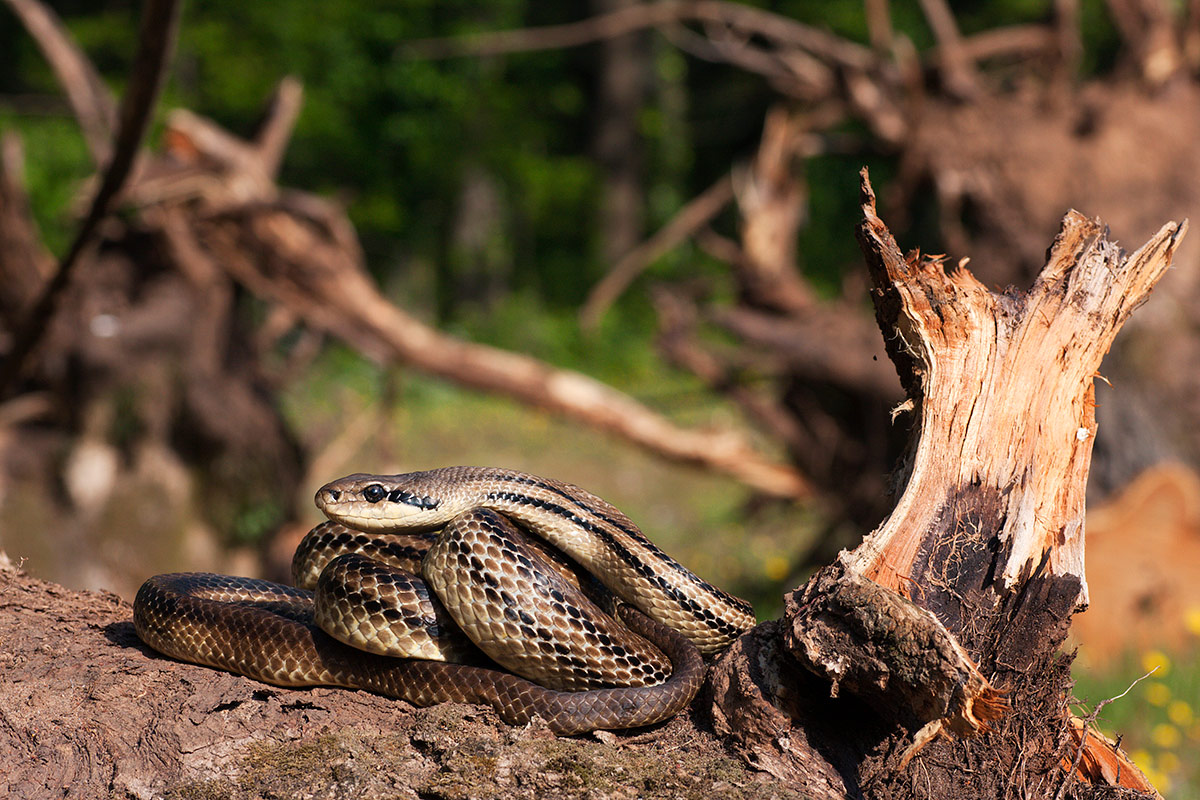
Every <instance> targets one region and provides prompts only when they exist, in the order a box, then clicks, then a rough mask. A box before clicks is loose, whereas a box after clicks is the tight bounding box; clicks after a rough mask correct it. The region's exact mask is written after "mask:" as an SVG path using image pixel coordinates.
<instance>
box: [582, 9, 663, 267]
mask: <svg viewBox="0 0 1200 800" xmlns="http://www.w3.org/2000/svg"><path fill="white" fill-rule="evenodd" d="M637 2H638V0H594V1H593V3H592V6H593V8H594V9H595V11H596V13H597V14H604V13H607V12H611V11H616V10H618V9H621V8H630V7H632V6H635V5H637ZM599 48H600V59H599V68H600V75H599V81H598V86H597V94H598V96H597V98H596V100H597V103H596V122H595V136H594V139H593V150H594V153H595V157H596V161H597V162H598V163H599V165H600V169H601V170H602V171H603V185H604V188H603V195H602V197H601V200H600V234H601V236H602V237H603V240H602V242H601V257H602V258H603V261H604V263H605V264H615V263H616V262H617V260H618V259H620V258H621V256H623V255H625V254H626V253H628V252H629V251H630V250H632V249H633V248H634V247H636V246H637V245H638V243H639V242H640V241H641V239H642V229H643V218H644V216H645V200H644V197H645V187H644V185H643V183H644V180H643V177H644V176H643V173H644V166H645V164H644V162H645V158H644V156H645V153H644V148H643V147H642V137H641V134H640V132H639V130H638V127H639V124H640V122H641V119H640V117H641V113H642V108H643V105H644V103H645V97H646V85H647V82H648V81H649V80H650V70H651V64H650V48H649V47H647V41H646V34H645V33H643V32H637V33H627V34H625V35H623V36H615V37H613V38H611V39H606V40H605V41H603V42H601V43H600V45H599Z"/></svg>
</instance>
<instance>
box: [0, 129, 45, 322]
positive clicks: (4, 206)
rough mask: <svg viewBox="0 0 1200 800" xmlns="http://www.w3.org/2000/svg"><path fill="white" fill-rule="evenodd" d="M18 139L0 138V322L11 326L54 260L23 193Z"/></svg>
mask: <svg viewBox="0 0 1200 800" xmlns="http://www.w3.org/2000/svg"><path fill="white" fill-rule="evenodd" d="M24 164H25V157H24V149H23V147H22V145H21V137H20V136H18V135H17V134H16V133H14V132H12V131H5V132H4V134H3V136H2V137H0V319H3V320H4V321H5V322H6V323H7V324H6V325H5V327H6V328H9V329H10V330H11V328H12V325H13V324H14V323H15V322H16V321H17V320H19V319H21V317H22V315H23V314H24V313H25V311H26V309H28V308H29V307H30V305H31V304H32V302H33V299H34V298H35V297H36V296H37V293H38V291H39V290H40V289H41V288H42V286H44V285H45V283H46V281H47V280H49V278H50V275H51V273H52V271H53V270H54V260H53V258H52V257H51V255H50V253H48V252H47V251H46V248H45V247H44V246H43V245H42V239H41V236H40V235H39V233H38V229H37V223H36V222H35V221H34V219H33V212H32V211H31V210H30V207H29V197H28V195H27V194H26V193H25V181H24Z"/></svg>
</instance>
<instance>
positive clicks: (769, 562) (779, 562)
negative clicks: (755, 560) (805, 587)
mask: <svg viewBox="0 0 1200 800" xmlns="http://www.w3.org/2000/svg"><path fill="white" fill-rule="evenodd" d="M788 568H789V565H788V560H787V559H786V558H784V557H783V556H771V557H770V558H768V559H766V560H765V561H763V574H764V575H766V576H767V580H772V581H781V580H783V579H784V578H786V577H787V576H788Z"/></svg>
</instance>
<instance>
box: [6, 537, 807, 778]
mask: <svg viewBox="0 0 1200 800" xmlns="http://www.w3.org/2000/svg"><path fill="white" fill-rule="evenodd" d="M131 614H132V611H131V608H130V606H129V604H128V603H126V602H124V601H123V600H121V599H120V598H119V597H118V596H117V595H115V594H112V593H109V592H73V591H70V590H67V589H65V588H63V587H61V586H58V585H56V584H53V583H48V582H45V581H41V580H38V579H36V578H32V577H30V576H29V575H27V574H25V573H24V572H23V571H21V570H20V569H18V568H17V567H15V566H14V565H12V564H11V563H10V562H9V561H8V559H7V557H6V556H4V554H3V553H0V676H2V677H0V795H3V796H5V797H21V798H25V799H26V800H38V798H50V797H55V798H97V797H114V798H115V797H120V798H152V797H153V798H159V797H162V798H230V799H233V798H251V797H253V798H260V797H287V798H340V797H355V798H375V797H389V798H446V800H451V799H455V800H457V799H458V798H463V799H465V798H476V797H478V798H485V797H500V796H504V797H506V798H513V799H514V800H516V798H535V797H538V798H540V797H547V796H553V797H562V798H570V797H588V798H634V797H643V798H655V797H664V798H665V797H671V798H707V797H712V796H720V797H723V798H735V799H736V798H763V800H766V798H792V797H795V798H800V797H804V796H805V794H804V792H803V791H801V790H800V789H798V788H796V787H789V786H786V785H784V784H782V783H780V782H778V781H777V780H776V779H774V778H771V777H770V776H768V775H765V774H763V773H760V772H754V771H751V770H748V769H747V768H746V767H744V766H743V765H742V764H741V762H740V761H738V760H737V759H735V758H733V757H731V756H730V755H729V754H727V753H726V752H725V750H724V749H722V746H721V744H720V743H719V741H718V740H717V738H716V737H715V736H714V735H713V734H712V733H711V732H710V731H709V730H708V729H707V728H706V724H707V723H706V722H705V721H704V720H703V719H701V718H700V717H699V716H698V715H697V714H691V715H682V716H680V717H678V718H676V719H675V720H672V721H670V722H668V723H665V724H663V725H661V726H657V727H655V728H653V729H646V730H641V731H634V732H626V733H620V734H607V733H602V734H594V735H590V736H581V737H575V738H558V737H555V736H554V735H553V734H551V733H550V732H549V731H548V730H546V729H545V728H544V727H542V726H539V725H536V724H535V725H531V726H529V727H525V728H514V727H509V726H507V725H504V724H502V723H500V722H499V720H498V718H497V717H496V716H495V714H493V713H492V711H491V710H490V709H486V708H480V707H475V706H465V705H451V704H447V705H443V706H436V707H433V708H427V709H417V708H413V707H412V706H410V705H408V704H406V703H403V702H400V701H396V700H392V699H389V698H385V697H379V696H376V695H371V694H368V693H366V692H359V691H349V690H343V689H333V688H313V689H301V690H296V689H280V688H277V687H272V686H267V685H265V684H262V683H258V682H256V681H252V680H249V679H247V678H243V677H240V676H236V675H230V674H227V673H223V672H218V671H215V670H211V669H206V668H204V667H198V666H194V665H190V664H182V663H178V662H175V661H171V660H168V659H165V658H162V657H160V656H158V655H157V654H155V653H154V652H153V651H150V650H149V649H147V648H146V647H145V646H144V645H142V644H141V642H140V641H139V640H138V638H137V636H136V634H135V633H134V630H133V624H132V622H131Z"/></svg>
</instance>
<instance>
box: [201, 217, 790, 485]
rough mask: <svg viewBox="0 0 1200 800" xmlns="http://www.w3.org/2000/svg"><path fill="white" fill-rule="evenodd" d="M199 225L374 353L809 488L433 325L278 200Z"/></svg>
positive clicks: (239, 274) (683, 455)
mask: <svg viewBox="0 0 1200 800" xmlns="http://www.w3.org/2000/svg"><path fill="white" fill-rule="evenodd" d="M201 231H202V233H203V236H202V240H203V241H204V242H205V243H206V246H208V247H210V248H213V249H216V250H219V251H220V252H221V253H222V254H223V257H222V258H221V259H220V262H221V264H222V266H223V267H224V268H225V269H227V270H229V272H230V274H231V275H233V276H234V277H235V278H236V279H237V280H238V281H240V282H241V283H243V284H244V285H246V286H247V287H248V288H250V289H251V290H252V291H254V292H255V293H256V294H259V295H260V296H262V297H263V298H265V299H267V300H268V301H269V302H273V303H280V304H283V305H285V306H287V307H289V308H291V309H292V310H293V312H294V313H296V314H297V315H298V316H301V317H303V318H304V319H306V320H307V321H308V322H309V324H312V325H315V326H317V327H318V328H321V329H323V330H327V331H329V332H330V333H333V334H334V335H336V336H338V337H340V338H343V339H345V340H347V341H348V342H349V343H351V344H352V345H353V346H355V347H356V348H358V349H360V350H362V351H363V352H365V353H367V354H370V355H372V356H374V357H376V358H379V359H381V360H384V361H388V362H395V363H401V364H407V365H409V366H412V367H414V368H416V369H419V370H421V371H423V372H426V373H428V374H431V375H435V376H437V377H442V378H446V379H448V380H451V381H453V382H454V383H457V384H459V385H462V386H467V387H470V388H475V389H479V390H482V391H488V392H494V393H497V394H501V395H505V396H508V397H513V398H515V399H517V400H519V401H521V402H523V403H526V404H528V405H530V406H533V407H535V408H541V409H544V410H547V411H550V412H553V413H556V414H560V415H563V416H565V417H568V418H570V419H576V420H580V421H583V422H585V423H587V424H588V425H591V426H593V427H595V428H598V429H600V430H604V431H607V432H609V433H613V434H615V435H618V436H620V437H621V438H624V439H626V440H628V441H631V442H633V443H635V444H638V445H640V446H642V447H645V448H647V449H648V450H651V451H652V452H655V453H657V454H659V455H661V456H664V457H666V458H670V459H672V460H676V461H681V462H684V463H690V464H696V465H699V466H704V467H706V468H708V469H713V470H716V471H719V472H724V473H726V474H729V475H733V476H734V477H736V478H737V479H738V480H740V481H742V482H744V483H746V484H747V485H749V486H752V487H754V488H756V489H758V490H760V491H763V492H765V493H767V494H771V495H775V496H783V497H803V496H807V495H808V494H809V492H810V489H809V487H808V485H807V483H806V482H805V481H804V480H803V478H802V477H801V476H800V475H799V474H798V473H797V472H796V471H795V470H794V469H791V468H789V467H787V466H785V465H783V464H779V463H777V462H772V461H770V460H769V459H767V458H765V457H764V456H763V455H761V454H760V453H758V452H757V451H756V450H755V449H754V448H753V447H752V446H751V445H750V444H749V443H747V442H746V440H745V439H744V438H743V437H742V436H741V435H740V434H739V433H736V432H734V431H732V430H719V431H701V430H695V429H686V428H680V427H679V426H677V425H675V424H674V423H671V422H670V421H668V420H667V419H665V418H664V417H662V416H660V415H659V414H657V413H655V412H654V411H652V410H650V409H649V408H647V407H645V406H644V405H642V404H641V403H639V402H637V401H636V400H634V399H633V398H631V397H629V396H628V395H626V394H623V393H621V392H619V391H617V390H615V389H613V388H612V387H610V386H608V385H606V384H603V383H601V382H599V381H596V380H594V379H592V378H589V377H587V376H586V375H582V374H580V373H577V372H573V371H570V370H562V369H557V368H555V367H552V366H550V365H548V364H545V363H543V362H541V361H538V360H537V359H534V358H531V357H529V356H526V355H523V354H519V353H512V352H509V351H505V350H499V349H497V348H493V347H488V346H485V345H480V344H474V343H471V342H464V341H462V340H459V339H455V338H454V337H451V336H447V335H446V334H443V333H441V332H439V331H436V330H434V329H433V328H430V327H428V326H427V325H425V324H423V323H421V322H419V321H418V320H416V319H415V318H413V317H412V316H411V315H409V314H407V313H406V312H404V311H402V310H401V309H399V308H397V307H396V306H394V305H393V304H392V303H390V302H388V301H387V300H386V299H385V298H384V297H383V296H382V295H380V294H379V290H378V289H377V288H376V286H375V284H374V282H373V281H372V280H371V279H370V277H369V276H368V275H367V274H366V271H365V269H364V268H363V266H362V264H361V262H360V261H358V260H355V259H352V258H347V257H346V255H345V253H344V251H337V250H333V249H331V248H332V247H333V245H332V243H331V242H329V241H328V240H326V238H325V237H324V236H322V235H321V234H320V232H319V230H318V229H316V228H314V226H312V225H311V224H306V223H305V221H303V220H302V219H300V218H297V217H295V216H293V215H291V214H287V213H284V210H283V209H281V208H279V207H277V206H272V205H257V206H247V207H244V208H242V209H239V210H237V211H232V210H231V211H227V212H224V213H222V214H218V215H215V216H212V217H210V218H209V220H208V222H207V223H203V224H202V226H201Z"/></svg>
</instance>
